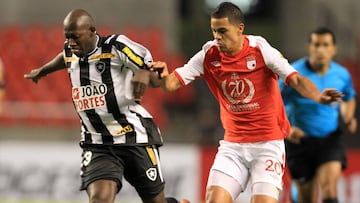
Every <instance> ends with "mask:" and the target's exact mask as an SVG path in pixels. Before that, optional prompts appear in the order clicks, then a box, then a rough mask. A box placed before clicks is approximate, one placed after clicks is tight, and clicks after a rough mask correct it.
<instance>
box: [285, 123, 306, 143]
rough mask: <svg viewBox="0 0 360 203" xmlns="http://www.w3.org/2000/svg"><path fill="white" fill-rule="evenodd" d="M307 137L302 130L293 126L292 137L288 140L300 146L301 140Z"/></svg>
mask: <svg viewBox="0 0 360 203" xmlns="http://www.w3.org/2000/svg"><path fill="white" fill-rule="evenodd" d="M304 136H305V133H304V131H302V130H301V129H300V128H298V127H295V126H291V131H290V135H289V136H288V137H287V138H286V139H287V140H288V141H289V142H291V143H294V144H300V141H301V139H302V138H303V137H304Z"/></svg>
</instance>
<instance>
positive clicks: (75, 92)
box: [64, 35, 162, 145]
mask: <svg viewBox="0 0 360 203" xmlns="http://www.w3.org/2000/svg"><path fill="white" fill-rule="evenodd" d="M64 60H65V62H66V66H67V68H68V73H69V76H70V79H71V84H72V100H73V103H74V106H75V109H76V111H77V113H78V115H79V117H80V120H81V124H82V127H81V142H82V143H85V144H104V145H114V144H126V145H143V144H155V145H161V144H162V138H161V135H160V130H159V129H158V127H157V126H156V125H155V123H154V122H153V119H152V116H151V115H150V114H149V112H148V111H147V110H146V109H145V108H144V107H143V106H141V105H140V104H137V103H136V102H135V100H134V97H133V93H132V89H133V88H132V83H131V79H132V77H133V75H134V73H135V72H136V71H138V70H140V69H143V68H145V67H146V64H148V63H150V62H151V61H152V56H151V53H150V52H149V50H147V49H146V48H145V47H143V46H142V45H140V44H138V43H136V42H134V41H131V40H130V39H129V38H127V37H126V36H124V35H111V36H108V37H100V36H98V42H97V47H96V48H95V49H94V50H93V51H92V52H91V53H89V54H88V55H87V56H86V57H81V58H79V57H77V56H76V55H75V54H72V53H71V50H70V49H69V47H68V45H67V43H65V46H64Z"/></svg>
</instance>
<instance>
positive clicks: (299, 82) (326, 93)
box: [288, 74, 344, 104]
mask: <svg viewBox="0 0 360 203" xmlns="http://www.w3.org/2000/svg"><path fill="white" fill-rule="evenodd" d="M288 83H289V85H290V86H291V87H293V88H294V89H295V90H296V91H298V92H299V93H300V94H301V95H302V96H304V97H306V98H309V99H311V100H314V101H316V102H318V103H320V104H330V103H332V102H339V101H341V98H342V97H343V96H344V95H343V94H342V93H341V92H338V91H337V90H336V89H333V88H327V89H324V90H323V91H322V92H320V91H319V90H318V89H317V87H316V86H315V84H314V83H313V82H311V81H310V80H309V79H307V78H306V77H303V76H301V75H300V74H295V75H292V76H290V78H289V79H288Z"/></svg>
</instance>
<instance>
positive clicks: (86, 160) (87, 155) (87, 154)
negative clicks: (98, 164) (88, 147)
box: [82, 151, 92, 166]
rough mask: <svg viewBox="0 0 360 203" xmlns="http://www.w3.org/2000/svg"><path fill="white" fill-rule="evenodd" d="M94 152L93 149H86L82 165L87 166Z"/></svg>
mask: <svg viewBox="0 0 360 203" xmlns="http://www.w3.org/2000/svg"><path fill="white" fill-rule="evenodd" d="M91 157H92V152H91V151H85V152H84V153H83V155H82V158H83V160H82V165H83V166H87V165H89V163H90V162H91Z"/></svg>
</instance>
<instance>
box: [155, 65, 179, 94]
mask: <svg viewBox="0 0 360 203" xmlns="http://www.w3.org/2000/svg"><path fill="white" fill-rule="evenodd" d="M149 68H150V70H152V71H154V72H157V73H158V76H159V78H160V79H161V80H159V86H161V88H162V89H163V90H164V91H166V92H172V91H175V90H177V89H179V88H180V87H181V86H182V85H181V82H180V80H179V79H178V78H177V77H176V76H175V73H174V72H172V73H170V74H169V70H168V67H167V64H166V63H165V62H163V61H155V62H152V63H151V64H150V65H149Z"/></svg>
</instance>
